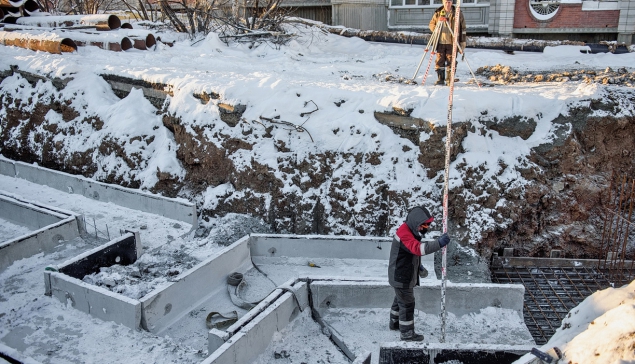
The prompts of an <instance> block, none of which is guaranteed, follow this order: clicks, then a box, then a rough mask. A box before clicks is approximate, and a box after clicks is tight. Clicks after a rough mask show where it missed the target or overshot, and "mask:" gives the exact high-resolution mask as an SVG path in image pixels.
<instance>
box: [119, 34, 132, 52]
mask: <svg viewBox="0 0 635 364" xmlns="http://www.w3.org/2000/svg"><path fill="white" fill-rule="evenodd" d="M130 48H132V41H131V40H130V38H128V37H123V38H122V39H121V50H123V51H127V50H128V49H130Z"/></svg>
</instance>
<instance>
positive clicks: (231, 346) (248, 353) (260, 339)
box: [203, 282, 309, 364]
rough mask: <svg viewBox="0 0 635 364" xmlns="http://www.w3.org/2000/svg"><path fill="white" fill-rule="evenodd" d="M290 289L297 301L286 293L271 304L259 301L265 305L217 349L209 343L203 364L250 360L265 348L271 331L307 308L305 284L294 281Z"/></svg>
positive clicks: (228, 363)
mask: <svg viewBox="0 0 635 364" xmlns="http://www.w3.org/2000/svg"><path fill="white" fill-rule="evenodd" d="M293 289H294V291H295V295H296V297H297V301H296V299H295V298H294V297H293V294H292V293H290V292H287V293H284V294H282V296H280V297H279V298H278V299H276V300H275V301H274V302H273V303H268V302H264V301H263V302H262V303H261V304H265V305H266V308H264V309H263V310H262V312H261V313H260V314H258V315H257V316H256V317H255V318H253V319H252V320H251V321H250V322H248V323H247V324H245V325H244V326H243V327H242V328H241V329H240V330H239V331H238V332H237V333H236V334H235V335H233V336H232V337H231V338H229V339H228V340H227V342H225V343H224V344H222V345H221V346H220V347H219V348H216V347H215V346H211V345H210V348H209V352H211V353H212V355H210V356H209V357H208V358H207V359H205V360H204V361H203V363H204V364H212V363H214V364H235V363H251V362H253V361H254V360H255V359H256V358H257V357H258V356H259V355H260V354H261V353H262V352H263V351H264V350H265V349H266V348H267V346H268V345H269V343H270V342H271V338H272V336H273V334H274V333H275V332H277V331H281V330H282V329H284V328H285V327H286V326H287V325H288V324H289V323H290V322H291V321H293V319H295V317H296V316H297V315H298V314H299V313H300V311H301V310H302V311H304V310H305V309H309V308H308V289H307V285H306V283H304V282H298V283H296V284H295V285H294V287H293ZM275 293H276V292H274V293H272V294H275ZM298 303H299V307H298ZM259 306H260V305H259ZM259 306H257V307H254V308H253V309H252V310H256V309H258V308H259ZM216 332H219V330H216ZM210 335H212V336H213V335H216V333H215V332H210ZM221 340H222V338H219V339H216V340H213V339H210V343H219V342H220V341H221Z"/></svg>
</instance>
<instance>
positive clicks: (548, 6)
mask: <svg viewBox="0 0 635 364" xmlns="http://www.w3.org/2000/svg"><path fill="white" fill-rule="evenodd" d="M558 9H560V1H559V0H545V1H541V0H530V1H529V10H530V11H531V15H533V16H534V17H535V18H536V19H538V20H549V19H551V18H553V17H554V16H555V15H556V13H558Z"/></svg>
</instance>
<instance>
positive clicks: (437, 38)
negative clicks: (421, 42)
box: [421, 23, 441, 85]
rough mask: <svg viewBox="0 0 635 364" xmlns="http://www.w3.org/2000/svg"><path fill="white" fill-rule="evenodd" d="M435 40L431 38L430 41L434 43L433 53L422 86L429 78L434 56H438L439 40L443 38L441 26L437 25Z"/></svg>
mask: <svg viewBox="0 0 635 364" xmlns="http://www.w3.org/2000/svg"><path fill="white" fill-rule="evenodd" d="M434 33H435V34H436V35H435V36H434V39H432V37H430V40H431V41H432V42H433V44H432V49H433V51H432V52H431V53H430V58H429V59H428V67H426V72H425V73H424V74H423V81H421V84H422V85H425V84H426V79H427V78H428V73H429V72H430V65H431V64H432V56H433V55H434V54H436V49H437V45H438V44H439V38H440V37H441V24H440V23H437V27H436V28H435V29H434Z"/></svg>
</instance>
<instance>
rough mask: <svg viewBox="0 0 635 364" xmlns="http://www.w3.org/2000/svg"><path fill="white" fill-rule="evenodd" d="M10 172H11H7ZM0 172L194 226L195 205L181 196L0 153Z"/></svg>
mask: <svg viewBox="0 0 635 364" xmlns="http://www.w3.org/2000/svg"><path fill="white" fill-rule="evenodd" d="M11 172H13V175H11V174H10V173H11ZM0 174H3V175H6V176H10V177H16V178H22V179H25V180H27V181H30V182H33V183H38V184H41V185H46V186H49V187H51V188H54V189H57V190H60V191H63V192H67V193H76V194H81V195H83V196H85V197H88V198H91V199H96V200H101V201H106V202H112V203H114V204H117V205H120V206H123V207H128V208H132V209H136V210H140V211H144V212H149V213H153V214H157V215H161V216H164V217H167V218H171V219H174V220H178V221H182V222H185V223H188V224H191V225H192V226H193V227H195V226H197V225H198V216H197V213H196V204H194V203H192V202H189V201H186V200H184V199H174V198H168V197H164V196H160V195H155V194H151V193H149V192H146V191H141V190H135V189H131V188H126V187H121V186H118V185H110V184H107V183H103V182H98V181H94V180H91V179H89V178H86V177H83V176H76V175H72V174H68V173H64V172H60V171H55V170H52V169H47V168H43V167H40V166H37V165H32V164H27V163H24V162H19V161H13V160H10V159H8V158H6V157H4V156H2V155H0ZM157 211H160V213H157Z"/></svg>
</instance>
